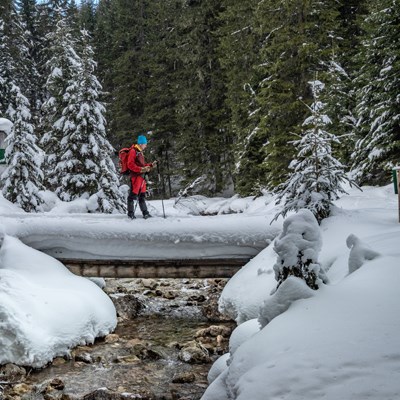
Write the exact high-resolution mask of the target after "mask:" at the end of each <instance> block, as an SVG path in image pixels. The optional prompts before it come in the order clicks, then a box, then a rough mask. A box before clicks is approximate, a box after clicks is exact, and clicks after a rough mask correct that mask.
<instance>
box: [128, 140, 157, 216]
mask: <svg viewBox="0 0 400 400" xmlns="http://www.w3.org/2000/svg"><path fill="white" fill-rule="evenodd" d="M146 147H147V139H146V136H143V135H139V136H138V138H137V142H136V144H134V145H133V146H132V147H131V150H130V151H129V155H128V169H129V171H130V179H131V190H130V192H129V195H128V217H129V218H131V219H134V218H136V217H135V207H134V202H135V201H138V202H139V207H140V211H142V214H143V218H145V219H147V218H150V217H151V215H150V213H149V211H148V210H147V206H146V201H145V197H146V179H145V175H146V174H147V173H148V172H150V170H151V169H152V168H153V167H155V166H156V164H157V161H154V162H152V163H146V162H145V160H144V155H143V151H144V150H145V149H146Z"/></svg>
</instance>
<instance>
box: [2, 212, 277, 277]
mask: <svg viewBox="0 0 400 400" xmlns="http://www.w3.org/2000/svg"><path fill="white" fill-rule="evenodd" d="M269 221H270V219H269V218H267V217H265V216H262V215H261V216H260V215H256V216H253V215H246V214H234V215H219V216H218V217H213V216H207V217H205V216H183V217H176V216H172V217H168V218H166V219H164V218H161V217H156V218H152V219H149V220H143V219H141V218H138V219H136V220H133V221H131V220H128V219H127V218H126V216H124V215H99V214H66V215H65V214H64V215H60V214H54V215H53V214H51V213H46V214H44V215H43V214H25V213H10V214H8V215H4V214H3V215H2V216H1V222H0V225H1V224H2V223H3V230H4V233H7V234H10V235H12V236H15V237H18V238H19V239H21V240H22V241H23V242H24V243H25V244H27V245H29V246H31V247H33V248H35V249H37V250H41V251H43V252H45V253H47V254H49V255H51V256H53V257H55V258H57V259H59V260H61V261H62V262H63V263H64V264H66V265H67V266H68V267H69V268H70V270H72V271H73V272H74V273H77V274H80V275H84V276H103V277H176V278H181V277H199V278H203V277H210V276H213V277H229V276H232V275H233V274H234V273H235V272H236V271H237V270H238V269H240V268H241V267H242V266H243V265H245V264H246V262H247V261H248V260H249V259H250V258H252V257H253V256H255V255H256V254H258V253H259V252H260V251H261V250H263V249H264V248H265V247H267V246H268V245H269V243H270V242H271V241H272V240H273V239H274V238H275V236H276V235H277V233H278V228H277V227H271V226H270V225H269Z"/></svg>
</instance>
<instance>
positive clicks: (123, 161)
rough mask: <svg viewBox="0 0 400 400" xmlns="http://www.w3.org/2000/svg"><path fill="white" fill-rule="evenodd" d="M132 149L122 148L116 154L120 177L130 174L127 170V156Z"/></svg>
mask: <svg viewBox="0 0 400 400" xmlns="http://www.w3.org/2000/svg"><path fill="white" fill-rule="evenodd" d="M133 149H134V148H133V146H132V147H124V148H123V149H121V150H120V151H119V153H118V157H119V168H120V169H119V172H120V174H121V175H129V174H130V170H129V168H128V156H129V152H130V151H131V150H133Z"/></svg>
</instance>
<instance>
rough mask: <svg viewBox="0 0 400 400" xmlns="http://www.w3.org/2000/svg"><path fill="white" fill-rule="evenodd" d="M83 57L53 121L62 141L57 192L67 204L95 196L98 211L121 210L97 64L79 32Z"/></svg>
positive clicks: (86, 37)
mask: <svg viewBox="0 0 400 400" xmlns="http://www.w3.org/2000/svg"><path fill="white" fill-rule="evenodd" d="M81 45H82V56H81V60H80V64H79V66H77V68H76V70H75V72H74V74H73V75H72V77H71V79H70V80H69V84H68V87H67V88H66V91H65V94H64V99H65V101H66V104H65V107H64V110H63V112H62V117H61V118H60V119H59V120H58V121H57V122H56V125H57V129H59V130H60V131H61V132H62V134H63V138H62V139H61V143H60V144H61V150H62V151H61V153H60V159H59V161H58V163H57V165H56V167H55V173H56V174H57V175H58V176H61V177H62V178H61V180H60V185H59V186H58V187H57V190H56V193H57V195H58V196H59V197H60V199H62V200H64V201H70V200H73V199H76V198H79V197H81V196H85V195H86V196H92V195H97V200H98V208H99V210H100V211H101V212H108V213H111V212H113V211H114V210H117V211H124V210H125V201H124V199H123V195H122V193H121V192H120V191H119V188H118V186H119V185H118V184H119V178H118V175H117V173H116V169H115V165H114V163H113V161H112V159H111V155H112V154H113V153H114V149H113V147H112V146H111V144H110V143H109V141H108V140H107V138H106V128H105V125H106V120H105V117H104V114H105V111H106V110H105V107H104V104H103V103H101V102H100V101H99V97H100V94H101V90H102V87H101V85H100V83H99V81H98V80H97V78H96V76H95V75H94V70H95V67H96V63H95V61H94V60H93V50H92V47H91V45H90V37H89V34H88V33H87V31H81Z"/></svg>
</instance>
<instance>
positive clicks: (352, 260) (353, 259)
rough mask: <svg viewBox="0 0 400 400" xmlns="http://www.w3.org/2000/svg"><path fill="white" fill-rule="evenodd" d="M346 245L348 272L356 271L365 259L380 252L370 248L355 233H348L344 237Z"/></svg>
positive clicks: (376, 255) (377, 255)
mask: <svg viewBox="0 0 400 400" xmlns="http://www.w3.org/2000/svg"><path fill="white" fill-rule="evenodd" d="M346 244H347V247H348V248H349V249H351V250H350V255H349V274H351V273H353V272H354V271H357V270H358V269H359V268H360V267H361V266H362V265H363V264H364V263H365V262H366V261H371V260H374V259H375V258H377V257H379V256H380V254H379V253H378V252H377V251H374V250H372V249H370V248H369V247H368V246H367V245H366V244H365V243H363V242H362V241H361V240H360V239H359V238H358V237H357V236H356V235H353V234H351V235H349V236H348V238H347V239H346Z"/></svg>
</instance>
